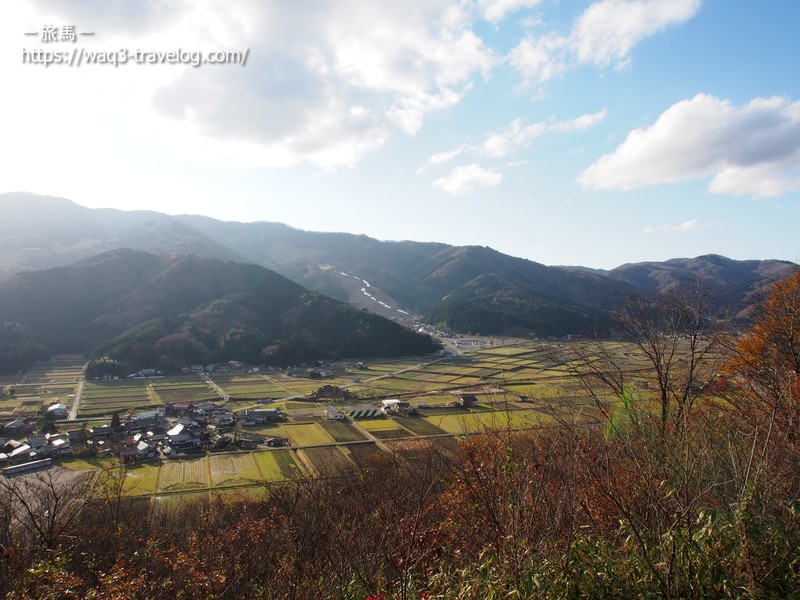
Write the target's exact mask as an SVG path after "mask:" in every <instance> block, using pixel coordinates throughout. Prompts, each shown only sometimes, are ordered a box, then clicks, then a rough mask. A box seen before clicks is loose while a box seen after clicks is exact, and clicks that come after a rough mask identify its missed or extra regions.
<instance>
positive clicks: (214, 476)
mask: <svg viewBox="0 0 800 600" xmlns="http://www.w3.org/2000/svg"><path fill="white" fill-rule="evenodd" d="M208 462H209V471H210V472H211V485H212V486H213V487H222V486H226V485H242V484H246V483H254V482H258V481H260V480H261V479H262V476H261V471H260V470H259V468H258V464H257V463H256V461H255V459H254V458H253V455H252V454H251V453H246V454H212V455H210V456H209V457H208Z"/></svg>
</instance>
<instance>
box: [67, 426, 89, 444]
mask: <svg viewBox="0 0 800 600" xmlns="http://www.w3.org/2000/svg"><path fill="white" fill-rule="evenodd" d="M67 436H68V437H69V443H70V444H83V443H84V442H85V441H86V430H85V429H73V430H71V431H68V432H67Z"/></svg>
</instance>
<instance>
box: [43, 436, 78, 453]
mask: <svg viewBox="0 0 800 600" xmlns="http://www.w3.org/2000/svg"><path fill="white" fill-rule="evenodd" d="M44 453H45V454H46V455H47V456H66V455H69V454H72V445H71V444H70V441H69V436H68V435H67V434H65V433H48V434H47V446H45V447H44Z"/></svg>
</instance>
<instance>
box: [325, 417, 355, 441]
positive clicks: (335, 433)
mask: <svg viewBox="0 0 800 600" xmlns="http://www.w3.org/2000/svg"><path fill="white" fill-rule="evenodd" d="M319 425H320V427H322V429H324V430H325V433H327V434H328V435H329V436H331V437H332V438H333V439H334V440H335V441H337V442H359V441H362V440H365V439H366V438H365V437H364V435H363V434H362V433H361V432H360V431H358V430H357V429H356V428H355V427H353V426H352V425H350V423H344V422H341V421H325V422H324V423H320V424H319Z"/></svg>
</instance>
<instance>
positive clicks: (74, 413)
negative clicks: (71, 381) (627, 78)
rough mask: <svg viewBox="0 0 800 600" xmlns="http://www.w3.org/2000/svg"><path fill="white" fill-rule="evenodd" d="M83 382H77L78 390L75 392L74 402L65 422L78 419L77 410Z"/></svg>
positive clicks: (79, 406) (79, 405) (79, 404)
mask: <svg viewBox="0 0 800 600" xmlns="http://www.w3.org/2000/svg"><path fill="white" fill-rule="evenodd" d="M83 383H84V382H83V380H82V379H81V380H80V381H79V382H78V389H77V390H75V401H74V402H73V403H72V408H71V409H70V411H69V415H68V416H67V421H74V420H75V419H76V418H77V417H78V410H80V408H81V396H83Z"/></svg>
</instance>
